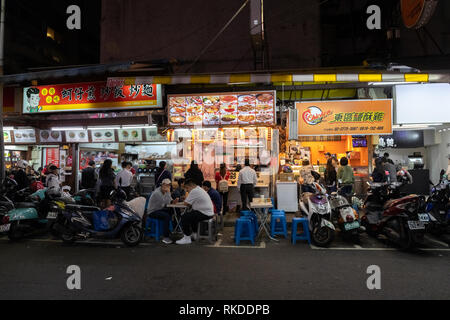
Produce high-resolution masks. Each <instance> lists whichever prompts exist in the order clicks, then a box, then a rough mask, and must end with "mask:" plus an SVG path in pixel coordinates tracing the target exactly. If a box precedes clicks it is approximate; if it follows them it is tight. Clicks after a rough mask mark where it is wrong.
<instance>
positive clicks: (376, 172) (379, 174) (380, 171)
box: [371, 158, 387, 182]
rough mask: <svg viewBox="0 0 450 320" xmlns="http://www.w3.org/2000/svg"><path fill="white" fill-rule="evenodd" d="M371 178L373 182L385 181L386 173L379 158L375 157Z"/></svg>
mask: <svg viewBox="0 0 450 320" xmlns="http://www.w3.org/2000/svg"><path fill="white" fill-rule="evenodd" d="M371 178H372V181H373V182H386V180H387V179H386V173H385V170H384V167H383V162H382V160H381V158H376V159H375V169H373V171H372V175H371Z"/></svg>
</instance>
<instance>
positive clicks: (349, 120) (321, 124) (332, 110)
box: [296, 100, 392, 135]
mask: <svg viewBox="0 0 450 320" xmlns="http://www.w3.org/2000/svg"><path fill="white" fill-rule="evenodd" d="M296 108H297V110H298V111H299V115H300V116H301V117H300V119H299V123H298V126H299V135H358V134H363V135H367V134H390V133H392V101H391V100H348V101H317V102H297V103H296Z"/></svg>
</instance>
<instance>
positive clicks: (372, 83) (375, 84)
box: [369, 81, 418, 86]
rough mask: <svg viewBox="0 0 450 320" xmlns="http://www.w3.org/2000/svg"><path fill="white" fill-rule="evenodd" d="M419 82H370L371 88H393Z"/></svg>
mask: <svg viewBox="0 0 450 320" xmlns="http://www.w3.org/2000/svg"><path fill="white" fill-rule="evenodd" d="M417 83H418V82H389V81H384V82H383V81H380V82H369V85H370V86H393V85H397V84H417Z"/></svg>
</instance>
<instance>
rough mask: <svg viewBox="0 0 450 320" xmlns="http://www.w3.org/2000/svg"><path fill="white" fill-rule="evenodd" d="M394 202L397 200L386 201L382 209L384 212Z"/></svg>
mask: <svg viewBox="0 0 450 320" xmlns="http://www.w3.org/2000/svg"><path fill="white" fill-rule="evenodd" d="M395 201H397V199H392V200H388V201H387V202H386V203H385V204H384V206H383V209H385V210H386V209H387V208H389V207H390V206H391V205H392V204H393V203H394V202H395Z"/></svg>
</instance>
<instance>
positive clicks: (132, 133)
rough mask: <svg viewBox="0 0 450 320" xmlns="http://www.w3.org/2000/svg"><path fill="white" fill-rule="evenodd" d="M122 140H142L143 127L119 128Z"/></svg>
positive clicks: (120, 139)
mask: <svg viewBox="0 0 450 320" xmlns="http://www.w3.org/2000/svg"><path fill="white" fill-rule="evenodd" d="M119 141H120V142H131V141H142V129H122V130H119Z"/></svg>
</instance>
